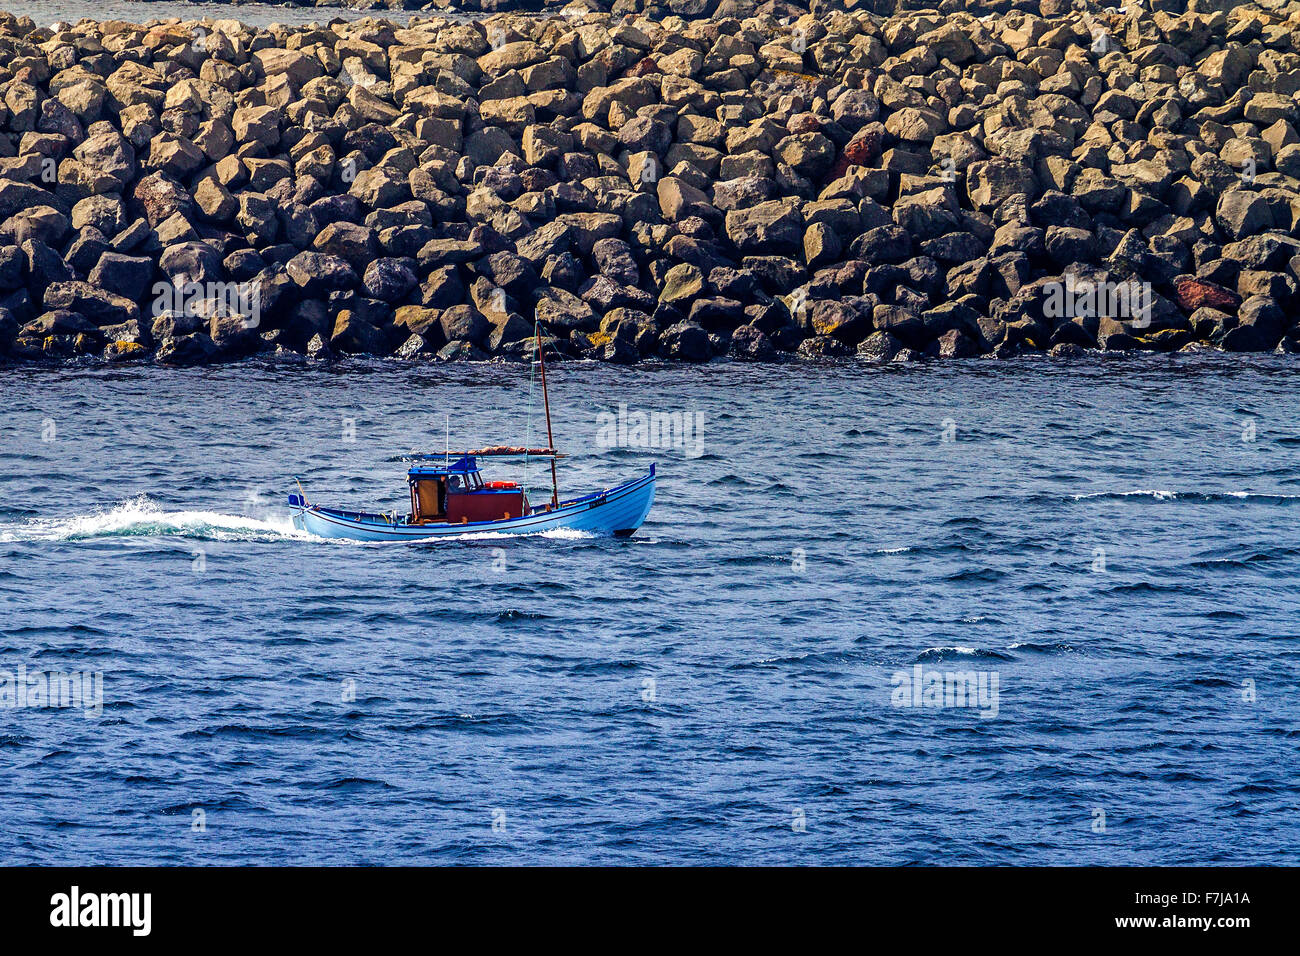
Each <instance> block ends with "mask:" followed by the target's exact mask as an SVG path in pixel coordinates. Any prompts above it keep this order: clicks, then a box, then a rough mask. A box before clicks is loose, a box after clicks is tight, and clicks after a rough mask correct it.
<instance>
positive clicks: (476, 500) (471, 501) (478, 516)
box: [447, 482, 524, 524]
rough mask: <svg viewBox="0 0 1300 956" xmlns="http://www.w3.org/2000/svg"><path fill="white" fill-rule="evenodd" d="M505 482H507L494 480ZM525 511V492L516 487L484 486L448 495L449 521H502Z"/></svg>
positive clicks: (452, 522)
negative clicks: (464, 492)
mask: <svg viewBox="0 0 1300 956" xmlns="http://www.w3.org/2000/svg"><path fill="white" fill-rule="evenodd" d="M493 484H505V482H493ZM523 513H524V493H523V492H522V491H520V490H519V489H518V488H517V487H515V488H502V489H496V488H483V489H482V490H480V491H472V492H469V493H468V494H460V495H458V494H449V495H447V522H448V523H449V524H462V523H464V522H467V521H468V522H472V521H501V520H502V519H503V518H518V517H520V516H521V515H523Z"/></svg>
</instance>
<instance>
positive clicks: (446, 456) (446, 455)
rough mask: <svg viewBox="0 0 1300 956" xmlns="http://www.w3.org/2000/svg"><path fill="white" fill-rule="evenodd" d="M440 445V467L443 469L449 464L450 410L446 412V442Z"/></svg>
mask: <svg viewBox="0 0 1300 956" xmlns="http://www.w3.org/2000/svg"><path fill="white" fill-rule="evenodd" d="M442 447H443V449H444V451H443V453H442V467H443V469H444V470H445V469H446V468H448V467H449V466H450V465H451V412H447V443H446V444H445V445H443V446H442Z"/></svg>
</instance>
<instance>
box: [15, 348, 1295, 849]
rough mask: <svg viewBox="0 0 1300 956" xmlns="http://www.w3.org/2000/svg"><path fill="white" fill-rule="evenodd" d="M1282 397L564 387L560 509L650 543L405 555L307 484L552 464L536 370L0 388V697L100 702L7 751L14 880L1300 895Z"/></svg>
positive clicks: (720, 371) (560, 386)
mask: <svg viewBox="0 0 1300 956" xmlns="http://www.w3.org/2000/svg"><path fill="white" fill-rule="evenodd" d="M1294 368H1295V367H1294V364H1293V361H1292V360H1290V359H1285V358H1272V357H1268V358H1258V359H1251V360H1250V361H1244V360H1241V359H1240V358H1225V357H1207V358H1193V357H1182V358H1170V357H1163V356H1162V357H1150V356H1146V357H1136V358H1123V359H1118V360H1115V361H1100V360H1098V361H1096V362H1091V363H1082V364H1054V363H1049V362H1046V361H1041V360H1039V361H1033V360H1024V361H1016V362H1006V363H993V362H985V361H971V362H953V363H944V364H933V365H911V366H901V367H885V368H872V367H865V366H859V365H855V364H852V363H850V364H845V365H826V366H816V365H807V364H801V365H792V366H784V367H764V366H746V365H710V366H706V367H689V368H688V367H661V368H633V369H628V368H612V367H602V366H593V365H590V364H569V365H557V366H555V368H554V370H553V371H554V376H553V381H552V401H553V405H554V407H555V412H556V443H557V445H558V446H559V447H561V448H562V449H564V450H566V451H567V452H568V453H569V455H570V457H568V458H567V459H565V460H564V461H563V462H562V463H561V465H562V467H561V470H560V482H561V488H560V490H561V493H562V494H566V493H577V492H581V491H588V490H595V489H596V488H599V487H602V486H605V485H611V484H615V483H617V482H619V481H621V480H623V479H626V478H628V477H631V476H633V475H635V474H637V473H639V472H640V471H641V470H643V469H644V467H645V466H646V465H647V464H648V463H649V462H650V461H652V460H653V461H657V462H658V466H659V473H660V485H659V495H658V499H657V501H656V504H655V507H654V509H653V510H652V512H651V514H650V517H649V520H648V521H647V522H646V524H645V525H644V527H643V528H642V529H641V531H640V532H639V533H638V534H637V535H636V536H634V537H633V538H631V539H627V540H615V539H602V538H591V537H584V536H576V535H569V536H551V537H545V536H543V537H533V538H522V539H500V538H494V537H472V538H467V539H464V540H454V541H444V542H437V543H431V544H426V545H373V544H370V545H367V544H352V543H347V542H338V541H329V542H327V541H320V540H314V539H311V538H309V537H307V536H305V535H303V534H301V533H299V532H295V531H294V530H293V528H292V526H291V524H290V522H289V520H288V509H287V507H286V506H285V505H284V503H283V502H284V498H285V495H286V494H287V493H288V492H289V491H291V490H293V482H292V476H294V475H298V476H301V478H302V480H303V483H304V485H305V486H306V488H307V491H308V494H309V495H310V496H311V497H312V498H313V500H317V501H320V502H322V503H327V504H335V505H338V506H348V507H366V506H379V507H384V508H398V507H401V506H402V504H403V503H404V501H405V485H404V481H403V475H402V469H403V465H402V464H401V463H400V462H398V461H395V460H394V456H397V455H400V454H402V453H405V452H409V451H412V450H441V449H442V447H443V445H444V443H445V440H446V439H445V428H446V425H445V422H446V417H447V416H448V415H450V419H451V443H452V445H453V446H454V445H467V444H480V443H490V442H519V441H522V440H524V439H526V438H528V437H531V439H532V440H533V442H534V443H541V442H540V438H539V431H538V429H539V428H540V427H541V424H540V417H539V416H537V415H536V414H534V415H533V416H532V421H533V432H532V434H531V436H529V435H528V434H527V433H526V431H525V419H526V417H527V416H526V414H525V413H526V411H527V408H528V401H529V384H528V380H527V377H526V374H525V372H524V370H523V369H522V368H521V367H520V366H513V365H504V366H503V365H484V366H438V367H433V366H423V367H420V368H405V367H402V368H399V367H395V366H391V365H390V366H381V365H373V366H370V365H354V366H349V367H347V368H346V369H337V368H336V369H328V368H278V369H277V368H275V367H273V366H264V365H256V364H249V365H241V366H237V367H223V368H214V369H207V370H185V371H178V370H170V371H169V370H160V369H153V368H146V367H140V368H113V369H104V368H99V369H82V370H66V369H65V370H34V369H7V370H0V395H3V408H4V411H5V414H4V416H3V420H2V421H0V671H9V672H12V673H16V672H17V669H18V668H19V667H26V668H27V670H28V671H29V672H48V671H60V670H61V671H94V672H102V680H103V684H102V688H103V710H102V714H100V715H98V716H95V715H94V714H93V713H92V714H91V715H90V716H86V715H85V713H84V711H83V710H79V709H76V708H67V709H46V708H32V707H26V708H16V707H15V708H5V709H0V781H2V782H0V834H3V837H4V838H3V840H0V861H2V862H4V863H41V864H55V863H60V864H74V863H91V864H190V863H193V864H420V863H476V864H568V863H602V864H617V863H635V864H721V863H736V864H1190V863H1202V864H1229V863H1274V864H1284V863H1294V862H1295V859H1296V850H1297V845H1298V844H1300V824H1298V823H1297V810H1298V809H1300V783H1298V782H1297V769H1298V766H1300V761H1298V760H1297V749H1298V748H1300V729H1298V728H1297V719H1296V718H1297V713H1298V711H1300V708H1298V706H1297V695H1298V694H1300V679H1298V676H1297V663H1300V588H1298V587H1297V584H1296V581H1297V578H1298V577H1300V522H1298V521H1297V519H1298V518H1300V467H1298V456H1300V392H1298V391H1297V390H1296V388H1295V385H1294V380H1295V379H1294V376H1295V371H1294ZM620 403H625V404H626V405H627V406H628V411H629V414H630V413H633V412H636V411H645V412H652V411H653V412H674V411H680V412H684V413H690V414H691V415H692V416H694V417H693V418H692V421H698V422H699V423H700V424H701V430H700V435H699V437H700V444H699V446H698V447H687V448H685V449H680V448H661V449H650V450H647V449H641V448H612V449H610V448H604V447H602V442H601V438H602V434H601V432H600V429H601V427H602V425H604V424H607V421H608V420H607V418H602V417H601V412H602V411H605V412H608V411H611V410H616V409H617V408H618V406H619V405H620ZM604 437H606V438H607V437H608V435H607V434H606V435H605V436H604ZM349 439H350V440H349ZM499 476H500V477H507V478H510V477H520V475H519V473H518V471H517V470H510V469H506V470H504V471H503V472H501V473H500V474H499ZM530 481H531V483H532V484H533V486H534V487H542V486H544V484H545V482H544V481H543V476H542V475H541V474H540V472H538V471H536V470H534V472H533V473H532V475H531V476H530ZM537 495H540V492H539V493H537ZM537 495H535V497H536V496H537ZM918 666H919V667H920V668H921V672H922V674H923V675H925V674H929V673H938V674H939V675H941V676H942V675H943V674H945V673H949V672H973V673H975V674H977V675H982V678H983V679H984V680H985V681H986V685H985V686H986V689H988V690H990V691H991V687H992V684H991V681H992V680H994V679H996V681H997V697H996V701H995V702H996V715H992V713H991V711H992V710H993V709H994V708H992V707H988V706H985V707H983V708H980V707H971V706H956V704H958V703H959V702H958V701H955V700H953V701H949V703H952V704H954V706H945V707H934V706H910V705H912V704H914V703H915V702H916V701H915V700H914V699H913V698H912V697H911V696H910V695H909V696H907V698H906V700H900V699H899V697H898V694H896V687H897V684H898V683H899V682H900V680H901V676H907V677H909V678H910V677H911V676H912V675H914V674H915V673H916V670H915V668H917V667H918ZM900 675H901V676H900ZM918 696H919V695H918ZM15 699H16V698H15ZM920 700H921V701H922V702H924V698H920ZM990 700H992V698H986V701H985V703H986V704H987V703H989V701H990ZM900 704H908V705H909V706H900Z"/></svg>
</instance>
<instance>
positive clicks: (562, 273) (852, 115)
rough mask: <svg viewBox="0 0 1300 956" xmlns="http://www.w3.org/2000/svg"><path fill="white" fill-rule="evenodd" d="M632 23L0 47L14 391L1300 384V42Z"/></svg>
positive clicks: (1212, 17) (1065, 30)
mask: <svg viewBox="0 0 1300 956" xmlns="http://www.w3.org/2000/svg"><path fill="white" fill-rule="evenodd" d="M624 6H625V4H624V3H623V2H622V0H620V2H619V3H617V4H615V6H614V8H613V11H612V13H606V12H603V11H588V12H585V13H584V12H582V11H581V10H576V9H574V8H573V7H572V6H570V7H569V8H566V9H565V10H564V11H562V12H561V13H557V14H556V15H553V16H547V15H543V16H538V15H527V16H510V15H500V16H492V17H488V18H486V19H483V20H481V21H480V22H465V21H464V19H463V18H458V19H456V20H447V19H445V18H438V17H434V18H425V17H416V18H414V19H409V20H408V22H407V23H406V24H405V25H403V24H399V23H396V22H385V21H382V20H371V19H362V20H357V21H354V22H348V23H344V22H334V23H331V24H330V25H328V26H317V27H311V26H273V27H270V28H266V29H262V28H255V27H250V26H246V25H243V24H241V23H239V22H237V21H235V20H222V21H212V20H207V21H203V22H201V23H199V22H185V21H179V20H170V21H166V22H160V23H154V24H146V25H143V26H133V25H129V24H126V23H122V22H108V21H105V22H100V23H95V22H92V21H81V22H80V23H78V24H77V25H75V26H72V27H67V26H66V25H63V24H60V25H57V26H58V28H59V29H58V32H54V30H53V29H51V28H50V27H38V26H37V25H36V24H34V23H33V22H32V21H31V20H30V19H26V18H14V17H11V16H4V17H0V52H3V54H4V56H3V57H0V64H2V65H0V99H2V101H3V108H2V109H0V223H2V225H0V355H3V356H5V357H6V360H9V361H15V360H17V361H42V360H67V359H76V358H83V359H84V360H95V359H104V360H109V361H124V360H138V359H143V358H148V357H152V358H154V359H155V360H157V361H161V362H168V363H175V364H189V363H201V362H210V361H217V360H224V359H233V358H239V357H243V356H246V355H249V354H253V353H257V352H267V353H273V354H276V355H281V356H285V357H286V358H291V357H297V356H299V355H307V356H310V357H313V358H318V359H322V358H330V357H333V356H338V355H341V354H345V353H363V354H372V355H384V356H388V355H391V356H395V357H397V358H399V359H404V360H416V361H418V360H432V359H435V358H437V359H443V360H450V359H484V358H487V357H490V356H501V357H506V358H520V357H523V356H524V355H525V352H526V349H527V347H528V340H529V336H530V334H531V331H532V328H533V322H534V319H537V320H539V321H540V323H541V326H542V328H543V329H544V331H545V333H546V335H548V336H549V337H550V338H551V339H552V340H553V342H554V344H555V348H556V350H557V351H558V352H559V353H561V354H564V355H568V356H574V357H584V358H595V359H601V360H605V361H614V362H631V361H636V360H638V359H641V358H652V357H654V358H665V359H676V360H685V361H706V360H708V359H710V358H713V357H717V356H730V357H733V358H738V359H755V360H772V359H776V358H780V357H782V356H787V355H793V356H801V357H810V358H816V357H833V356H839V355H852V354H854V353H855V352H856V353H857V354H858V355H860V356H863V357H865V358H867V359H870V360H874V361H888V360H895V361H897V360H906V359H910V358H916V357H921V356H927V355H928V356H938V357H945V358H947V357H965V356H975V355H981V354H986V355H994V356H999V357H1002V356H1010V355H1015V354H1019V353H1022V352H1025V351H1047V350H1050V351H1051V352H1052V353H1053V354H1056V355H1076V354H1082V353H1084V352H1086V351H1087V350H1090V349H1103V350H1107V351H1118V350H1132V349H1146V350H1160V351H1173V350H1180V349H1181V350H1196V349H1205V348H1221V349H1224V350H1229V351H1265V350H1279V351H1285V352H1293V351H1297V350H1300V326H1298V325H1294V324H1293V320H1292V316H1293V315H1294V314H1295V306H1296V304H1297V303H1296V295H1297V275H1300V239H1297V236H1300V192H1298V190H1300V180H1298V179H1297V177H1300V136H1298V135H1297V131H1296V126H1297V123H1300V116H1298V115H1297V113H1298V109H1300V105H1298V104H1300V99H1298V98H1297V92H1298V91H1300V55H1297V46H1298V44H1300V3H1296V2H1294V0H1292V2H1285V3H1282V2H1273V0H1264V2H1261V3H1255V4H1244V5H1235V6H1231V7H1230V6H1229V5H1228V4H1224V3H1220V2H1218V0H1191V2H1190V3H1171V2H1163V0H1143V2H1142V3H1140V4H1139V3H1138V2H1137V0H1132V3H1131V4H1130V5H1129V6H1127V7H1126V8H1125V9H1124V10H1122V11H1117V10H1113V9H1110V10H1103V9H1100V8H1093V9H1089V10H1075V9H1072V8H1071V7H1070V6H1069V5H1068V4H1066V3H1064V2H1060V0H1042V2H1041V3H1037V2H1035V3H1016V4H1014V5H1013V4H1011V3H1006V2H1001V3H990V4H986V5H981V4H975V3H970V4H964V5H963V4H951V3H944V4H943V5H942V6H941V8H940V9H939V10H929V11H900V12H895V13H893V14H890V15H888V16H886V15H884V14H882V13H873V12H867V11H866V10H863V9H852V10H849V11H847V12H846V11H845V10H844V9H838V10H831V9H824V10H823V9H820V8H816V9H814V12H812V13H808V12H806V8H805V9H802V10H801V9H800V8H796V7H791V6H788V5H786V4H783V3H771V2H768V3H763V4H760V5H754V4H752V3H748V2H746V0H723V2H721V3H714V2H708V3H704V2H699V0H685V2H677V3H670V4H669V7H668V8H663V7H659V6H652V7H648V8H646V11H645V12H644V13H632V12H631V11H630V10H627V9H624ZM875 6H876V7H879V6H881V4H875ZM697 7H698V9H697ZM964 7H970V8H973V10H974V12H967V11H966V10H965V9H964ZM1189 8H1190V9H1189ZM673 10H677V11H679V12H680V13H682V14H686V15H688V16H687V18H686V19H683V17H682V16H679V15H677V14H675V13H673V12H672V11H673ZM231 12H232V15H235V16H237V15H238V8H237V7H232V8H231Z"/></svg>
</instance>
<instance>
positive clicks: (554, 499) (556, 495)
mask: <svg viewBox="0 0 1300 956" xmlns="http://www.w3.org/2000/svg"><path fill="white" fill-rule="evenodd" d="M533 337H534V340H535V341H536V343H537V365H538V368H540V369H541V371H542V405H543V406H545V408H546V447H547V448H549V449H550V450H551V507H552V508H558V507H559V506H560V486H559V483H558V482H557V481H556V478H555V436H554V435H552V434H551V399H550V397H549V396H548V395H547V394H546V356H545V355H544V354H543V352H542V332H541V328H540V327H539V326H536V325H534V326H533Z"/></svg>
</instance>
